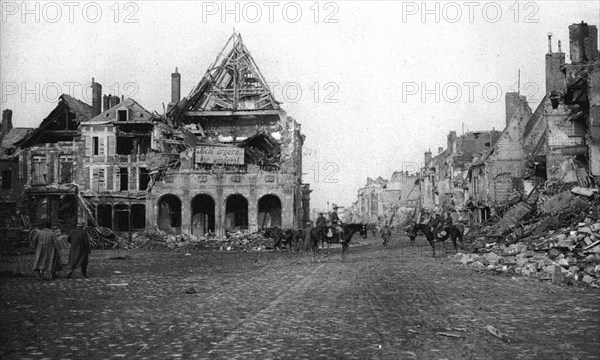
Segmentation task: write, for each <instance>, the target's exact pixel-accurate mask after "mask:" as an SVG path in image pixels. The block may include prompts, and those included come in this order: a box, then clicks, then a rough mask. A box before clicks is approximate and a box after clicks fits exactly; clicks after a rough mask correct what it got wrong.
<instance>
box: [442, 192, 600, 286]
mask: <svg viewBox="0 0 600 360" xmlns="http://www.w3.org/2000/svg"><path fill="white" fill-rule="evenodd" d="M532 195H533V196H534V197H535V200H534V201H528V200H529V199H528V200H525V201H523V202H521V203H518V204H516V205H515V206H513V207H512V208H510V209H508V210H507V211H506V213H505V214H504V217H503V218H501V219H500V220H499V221H497V222H495V223H492V224H487V226H485V227H483V228H481V229H479V231H478V232H477V233H474V232H472V233H470V234H469V237H468V240H470V241H468V242H470V244H469V245H470V250H471V253H457V254H456V255H455V257H454V258H455V259H456V260H457V261H459V262H461V263H463V264H464V265H468V266H469V267H471V268H475V269H478V270H490V271H494V272H498V273H505V274H516V275H523V276H528V277H531V278H535V279H537V280H539V281H544V280H548V281H552V282H553V283H555V284H569V285H573V284H581V285H587V286H592V287H596V288H600V204H599V199H598V190H597V189H584V188H581V187H573V188H572V189H570V190H568V191H561V192H559V193H558V194H555V195H553V196H547V194H544V193H543V191H541V192H540V193H534V194H532ZM527 201H528V203H527Z"/></svg>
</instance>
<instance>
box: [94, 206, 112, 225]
mask: <svg viewBox="0 0 600 360" xmlns="http://www.w3.org/2000/svg"><path fill="white" fill-rule="evenodd" d="M97 220H98V225H100V226H102V227H107V228H112V227H113V225H112V206H111V205H109V204H100V205H98V218H97Z"/></svg>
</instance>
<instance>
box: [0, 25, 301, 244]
mask: <svg viewBox="0 0 600 360" xmlns="http://www.w3.org/2000/svg"><path fill="white" fill-rule="evenodd" d="M180 85H181V75H180V74H179V73H178V72H177V70H176V71H175V73H173V74H172V87H171V95H172V96H171V102H170V104H169V107H168V110H167V112H166V113H165V114H163V115H159V114H156V113H151V112H149V111H147V110H146V109H144V108H143V107H142V106H141V105H140V104H139V103H137V102H136V101H135V100H133V99H119V98H118V97H116V96H110V95H104V96H102V86H101V85H100V84H99V83H97V82H95V81H94V80H93V79H92V106H90V105H88V104H85V103H83V102H81V101H79V100H76V99H74V98H72V97H70V96H68V95H62V96H61V97H60V99H59V103H58V105H57V107H56V108H55V109H54V110H53V111H52V112H51V113H50V115H49V116H48V117H47V118H46V119H44V120H43V121H42V123H41V125H40V126H39V127H38V128H37V129H35V130H33V131H32V132H30V133H28V134H27V136H24V138H23V139H22V140H20V141H18V142H17V143H16V144H15V148H16V149H12V150H10V151H13V152H15V153H17V154H18V156H17V157H15V156H14V155H11V154H12V153H11V154H5V155H3V156H2V158H1V159H0V160H2V162H0V164H1V165H2V169H3V171H4V172H3V174H8V166H9V165H6V166H5V165H4V163H5V162H6V163H7V164H9V163H10V164H12V165H10V166H12V167H14V166H16V168H17V169H18V176H16V179H17V181H15V182H11V186H13V188H12V189H15V188H17V189H18V186H22V188H23V196H22V199H21V200H22V201H20V202H18V204H17V200H16V199H11V200H12V201H13V202H15V204H16V205H15V207H20V208H21V209H22V211H23V212H25V213H27V214H29V216H30V218H31V222H32V223H33V224H37V223H39V222H41V221H45V220H49V221H50V222H51V225H52V226H53V227H61V228H63V227H64V228H71V227H74V226H75V225H76V223H77V222H79V223H81V224H85V225H87V226H90V227H107V228H110V229H112V230H114V231H117V232H119V231H130V230H139V229H148V230H156V229H159V230H162V231H164V232H167V233H173V234H188V235H196V236H202V235H204V234H206V233H208V232H213V233H215V234H217V235H224V234H225V233H226V232H227V231H230V230H234V229H248V230H250V231H256V230H258V229H260V228H264V227H271V226H280V227H283V228H299V227H300V226H301V224H302V222H303V221H307V220H308V218H309V214H308V209H309V206H310V192H311V190H310V188H309V185H308V184H303V183H302V178H301V174H302V146H303V142H304V135H302V134H301V126H300V124H299V123H298V122H296V120H294V119H293V118H292V117H290V116H288V115H287V114H286V112H285V111H284V110H283V109H282V108H281V106H280V103H279V102H277V101H276V99H275V98H274V96H273V94H272V93H271V92H270V90H269V88H268V86H267V83H266V81H265V79H264V78H263V76H262V74H261V73H260V71H259V70H258V67H257V65H256V63H255V62H254V60H253V58H252V56H251V55H250V52H249V51H248V49H247V48H246V47H245V45H244V43H243V41H242V38H241V36H240V35H239V34H237V33H234V34H233V35H232V36H231V37H230V39H229V40H228V42H227V44H226V45H225V47H224V48H223V50H222V51H221V52H220V53H219V55H218V56H217V58H216V60H215V62H214V63H213V64H212V65H211V66H210V67H209V69H208V70H207V72H206V74H205V76H204V77H203V78H202V79H201V80H200V82H199V83H198V85H197V86H196V87H195V88H194V89H193V90H192V92H191V93H190V95H189V96H188V97H186V98H183V99H180ZM3 123H4V122H3ZM13 131H14V129H13ZM3 134H4V132H3ZM7 151H9V150H6V151H5V150H4V149H3V152H5V153H6V152H7ZM6 156H8V157H6ZM11 156H12V157H11ZM17 159H18V160H17ZM15 164H17V165H15ZM5 167H7V169H6V170H4V168H5ZM5 178H6V179H8V177H7V176H5ZM4 182H6V183H9V181H8V180H4ZM4 182H3V183H4ZM1 194H2V195H4V192H3V193H1ZM3 201H4V197H3Z"/></svg>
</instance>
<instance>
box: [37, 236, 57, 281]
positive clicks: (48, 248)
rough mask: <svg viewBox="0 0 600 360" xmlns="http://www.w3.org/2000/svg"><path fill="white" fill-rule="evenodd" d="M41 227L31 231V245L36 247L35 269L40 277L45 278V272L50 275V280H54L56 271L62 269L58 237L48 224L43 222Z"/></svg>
mask: <svg viewBox="0 0 600 360" xmlns="http://www.w3.org/2000/svg"><path fill="white" fill-rule="evenodd" d="M41 228H42V229H34V230H32V232H31V236H32V239H31V245H32V246H35V247H36V249H35V258H34V260H33V271H35V272H37V273H38V276H39V278H40V279H44V272H45V273H46V274H48V275H49V278H48V280H52V278H53V277H54V275H55V274H56V272H57V271H60V270H62V263H61V261H60V248H59V247H58V244H57V239H58V237H57V236H56V233H55V232H54V231H52V229H50V228H49V226H48V224H43V225H42V226H41Z"/></svg>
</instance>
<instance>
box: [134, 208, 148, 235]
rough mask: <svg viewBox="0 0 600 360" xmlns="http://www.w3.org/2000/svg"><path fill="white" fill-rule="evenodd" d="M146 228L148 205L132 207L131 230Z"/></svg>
mask: <svg viewBox="0 0 600 360" xmlns="http://www.w3.org/2000/svg"><path fill="white" fill-rule="evenodd" d="M145 227H146V205H143V204H134V205H131V228H132V229H144V228H145Z"/></svg>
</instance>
